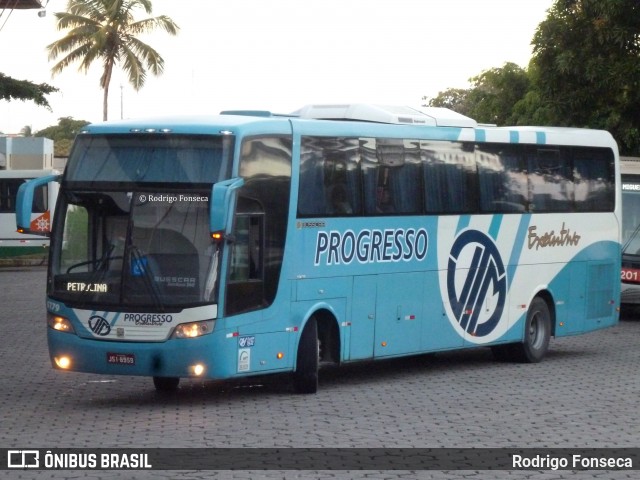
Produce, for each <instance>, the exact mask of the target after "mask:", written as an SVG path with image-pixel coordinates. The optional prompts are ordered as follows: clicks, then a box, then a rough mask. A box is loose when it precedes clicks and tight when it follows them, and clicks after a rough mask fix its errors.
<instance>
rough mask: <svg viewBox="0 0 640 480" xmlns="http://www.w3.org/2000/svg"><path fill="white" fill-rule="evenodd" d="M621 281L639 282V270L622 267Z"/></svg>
mask: <svg viewBox="0 0 640 480" xmlns="http://www.w3.org/2000/svg"><path fill="white" fill-rule="evenodd" d="M622 281H623V282H626V283H640V270H638V269H637V268H625V267H623V268H622Z"/></svg>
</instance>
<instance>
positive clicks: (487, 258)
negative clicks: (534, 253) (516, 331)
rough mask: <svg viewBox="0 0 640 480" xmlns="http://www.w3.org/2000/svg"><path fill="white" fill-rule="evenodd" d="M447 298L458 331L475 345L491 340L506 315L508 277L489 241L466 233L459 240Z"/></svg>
mask: <svg viewBox="0 0 640 480" xmlns="http://www.w3.org/2000/svg"><path fill="white" fill-rule="evenodd" d="M447 295H448V297H449V304H450V305H451V313H452V314H453V317H454V320H455V322H456V323H457V327H459V329H461V330H462V331H463V332H466V333H467V334H468V335H470V336H471V337H473V338H472V339H471V340H472V341H475V342H476V343H484V342H486V341H489V340H491V339H490V338H486V337H487V336H489V335H490V334H491V333H492V332H494V330H495V329H496V327H497V326H498V323H499V322H500V318H501V317H502V312H503V311H504V305H505V301H506V296H507V275H506V271H505V268H504V264H503V262H502V258H501V257H500V252H498V248H497V247H496V244H495V243H494V242H493V240H492V239H491V238H490V237H488V236H487V235H485V234H484V233H482V232H479V231H477V230H466V231H464V232H463V233H461V234H460V235H459V236H458V238H456V240H455V242H454V244H453V247H452V248H451V252H450V254H449V262H448V265H447ZM461 333H462V332H461ZM463 335H464V333H463Z"/></svg>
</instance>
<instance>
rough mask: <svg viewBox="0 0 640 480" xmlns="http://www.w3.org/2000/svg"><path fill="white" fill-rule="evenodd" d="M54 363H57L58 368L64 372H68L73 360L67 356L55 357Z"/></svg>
mask: <svg viewBox="0 0 640 480" xmlns="http://www.w3.org/2000/svg"><path fill="white" fill-rule="evenodd" d="M53 361H54V362H56V365H57V366H58V368H61V369H63V370H66V369H68V368H69V367H71V359H70V358H69V357H67V356H62V357H53Z"/></svg>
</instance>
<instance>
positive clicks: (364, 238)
mask: <svg viewBox="0 0 640 480" xmlns="http://www.w3.org/2000/svg"><path fill="white" fill-rule="evenodd" d="M428 247H429V235H428V234H427V231H426V230H425V229H424V228H417V229H414V228H406V229H405V228H396V229H386V230H368V229H366V230H360V231H359V232H358V233H356V232H354V231H353V230H346V231H344V232H339V231H336V230H332V231H330V232H326V231H320V232H318V235H317V237H316V251H315V258H314V265H316V266H318V265H321V264H324V265H349V264H350V263H351V262H354V261H355V262H358V263H363V264H364V263H375V262H409V261H412V260H418V261H422V260H424V259H425V258H426V256H427V250H428Z"/></svg>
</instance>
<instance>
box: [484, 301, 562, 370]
mask: <svg viewBox="0 0 640 480" xmlns="http://www.w3.org/2000/svg"><path fill="white" fill-rule="evenodd" d="M550 338H551V313H550V312H549V305H547V302H545V301H544V300H543V299H542V298H540V297H536V298H534V299H533V301H532V302H531V305H530V306H529V310H528V311H527V318H526V320H525V326H524V339H523V341H522V342H521V343H513V344H509V345H497V346H495V347H492V348H491V350H492V352H493V355H494V357H495V358H496V359H497V360H500V361H512V362H520V363H538V362H540V361H542V359H543V358H544V356H545V355H546V354H547V350H548V349H549V339H550Z"/></svg>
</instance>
